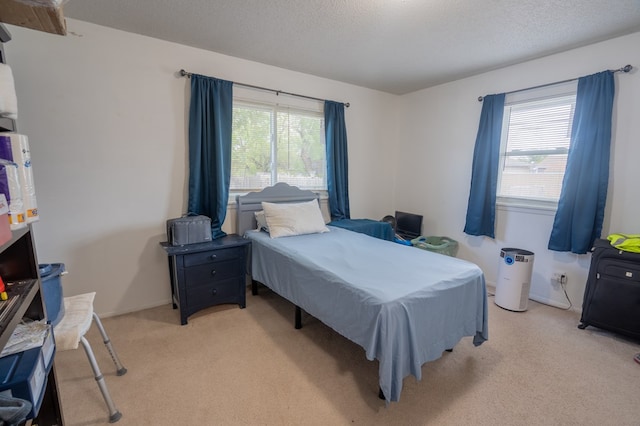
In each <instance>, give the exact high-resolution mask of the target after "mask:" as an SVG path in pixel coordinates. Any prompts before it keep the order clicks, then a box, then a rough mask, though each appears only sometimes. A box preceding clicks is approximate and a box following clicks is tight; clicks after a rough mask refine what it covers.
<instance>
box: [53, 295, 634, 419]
mask: <svg viewBox="0 0 640 426" xmlns="http://www.w3.org/2000/svg"><path fill="white" fill-rule="evenodd" d="M293 315H294V308H293V306H292V305H291V304H289V303H288V302H286V301H285V300H283V299H281V298H280V297H279V296H277V295H275V294H274V293H271V292H269V291H268V290H266V289H261V293H260V295H259V296H251V294H250V292H249V293H248V294H247V308H246V309H239V308H238V307H237V305H223V306H217V307H213V308H209V309H207V310H204V311H201V312H199V313H197V314H195V315H193V316H192V317H190V319H189V324H187V325H185V326H180V323H179V318H178V313H177V311H175V310H173V309H171V306H170V305H167V306H161V307H158V308H154V309H148V310H145V311H141V312H137V313H132V314H127V315H122V316H119V317H113V318H106V319H105V320H104V325H105V328H106V329H107V331H108V332H109V333H110V336H111V339H112V341H113V343H114V346H115V347H116V349H117V351H118V353H119V355H120V358H121V360H122V362H123V363H124V365H125V366H126V367H127V368H128V370H129V372H128V373H127V374H126V375H124V376H122V377H117V376H116V375H115V368H114V367H113V363H112V362H111V359H110V358H109V355H108V353H107V351H106V349H105V348H104V346H103V345H102V341H101V339H100V337H99V335H98V333H97V330H96V329H95V327H93V328H92V330H91V331H90V332H89V334H88V338H89V341H90V342H91V343H92V344H93V347H94V350H95V352H96V356H97V358H98V362H99V364H100V366H101V367H102V369H103V373H104V375H105V377H106V381H107V384H108V386H109V389H110V391H111V393H112V396H113V399H114V401H115V403H116V405H117V407H118V408H119V409H120V411H121V412H122V414H123V417H122V419H121V420H120V421H119V422H118V423H117V424H119V425H199V426H203V425H299V424H308V425H352V424H360V425H377V424H380V425H598V426H600V425H634V426H637V425H639V424H640V364H637V363H635V362H634V361H633V355H634V353H636V352H640V345H639V344H638V342H633V341H629V340H626V339H624V338H622V337H618V336H615V335H612V334H609V333H607V332H604V331H601V330H597V329H595V328H592V327H589V328H587V330H579V329H578V328H576V325H577V324H578V322H579V315H578V314H577V313H575V312H568V311H563V310H560V309H557V308H553V307H550V306H546V305H541V304H538V303H535V302H530V303H529V309H528V310H527V311H526V312H509V311H505V310H503V309H501V308H499V307H497V306H496V305H495V304H494V303H493V299H492V298H490V300H489V340H488V341H487V342H485V343H484V344H483V345H482V346H480V347H474V346H473V344H472V343H471V338H464V339H463V340H462V341H461V342H460V343H459V344H458V345H457V346H456V347H455V348H454V351H453V352H452V353H444V354H443V356H442V358H440V359H439V360H436V361H434V362H431V363H427V364H426V365H424V366H423V368H422V374H423V378H422V380H421V381H419V382H418V381H417V380H415V378H413V377H408V378H406V379H405V381H404V388H403V391H402V396H401V398H400V402H397V403H392V404H391V405H390V406H388V407H387V406H385V403H384V401H381V400H379V399H378V364H377V362H375V361H373V362H372V361H367V360H366V358H365V355H364V351H363V349H361V348H360V347H359V346H357V345H355V344H354V343H352V342H350V341H348V340H347V339H345V338H343V337H342V336H340V335H338V334H337V333H335V332H333V331H332V330H330V329H329V328H327V327H326V326H324V325H323V324H322V323H320V322H319V321H318V320H316V319H315V318H312V317H309V316H303V324H304V327H303V329H302V330H295V329H294V328H293ZM56 365H57V374H58V380H59V382H60V383H59V384H60V393H61V396H62V402H63V409H64V414H65V420H66V423H67V424H68V425H102V424H108V423H107V419H108V415H107V414H108V413H107V409H106V406H105V404H104V402H103V400H102V397H101V395H100V393H99V390H98V387H97V385H96V383H95V381H94V379H93V377H92V373H91V369H90V367H89V364H88V362H87V360H86V357H85V354H84V351H83V350H82V349H78V350H73V351H67V352H60V353H58V354H57V356H56Z"/></svg>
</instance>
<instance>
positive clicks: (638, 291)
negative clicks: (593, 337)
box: [578, 239, 640, 339]
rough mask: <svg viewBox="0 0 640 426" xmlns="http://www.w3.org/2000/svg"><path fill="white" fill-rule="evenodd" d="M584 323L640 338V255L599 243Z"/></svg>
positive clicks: (586, 296)
mask: <svg viewBox="0 0 640 426" xmlns="http://www.w3.org/2000/svg"><path fill="white" fill-rule="evenodd" d="M580 322H581V324H580V325H579V326H578V327H579V328H586V327H587V326H589V325H593V326H595V327H598V328H602V329H606V330H610V331H613V332H616V333H619V334H623V335H625V336H629V337H633V338H635V339H640V253H630V252H626V251H622V250H619V249H617V248H615V247H613V246H611V244H610V243H609V241H608V240H605V239H598V240H596V241H595V243H594V247H593V250H592V255H591V266H590V268H589V277H588V279H587V286H586V288H585V291H584V301H583V302H582V317H581V318H580Z"/></svg>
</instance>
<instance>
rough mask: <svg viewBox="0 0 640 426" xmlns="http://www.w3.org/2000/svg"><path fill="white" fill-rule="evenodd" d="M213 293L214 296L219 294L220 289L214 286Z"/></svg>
mask: <svg viewBox="0 0 640 426" xmlns="http://www.w3.org/2000/svg"><path fill="white" fill-rule="evenodd" d="M211 294H212V295H214V296H215V295H216V294H218V289H217V288H214V289H213V290H211Z"/></svg>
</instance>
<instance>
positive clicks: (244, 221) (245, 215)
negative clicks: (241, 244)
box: [236, 182, 320, 235]
mask: <svg viewBox="0 0 640 426" xmlns="http://www.w3.org/2000/svg"><path fill="white" fill-rule="evenodd" d="M311 200H318V202H320V195H318V194H317V193H315V192H313V191H304V190H302V189H300V188H298V187H297V186H291V185H288V184H286V183H284V182H278V183H276V184H275V185H273V186H268V187H266V188H265V189H263V190H262V191H260V192H250V193H248V194H246V195H238V196H236V213H237V220H236V226H237V233H238V235H244V233H245V232H246V231H248V230H250V229H256V227H257V225H256V218H255V215H254V213H255V212H257V211H260V210H262V204H261V203H262V202H263V201H266V202H268V203H300V202H304V201H311Z"/></svg>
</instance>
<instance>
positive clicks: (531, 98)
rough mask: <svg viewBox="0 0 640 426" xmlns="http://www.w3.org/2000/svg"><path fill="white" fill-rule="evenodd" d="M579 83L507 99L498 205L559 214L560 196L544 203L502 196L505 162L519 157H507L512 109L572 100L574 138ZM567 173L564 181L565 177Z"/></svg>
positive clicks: (554, 152)
mask: <svg viewBox="0 0 640 426" xmlns="http://www.w3.org/2000/svg"><path fill="white" fill-rule="evenodd" d="M577 86H578V82H577V80H570V81H566V82H561V83H557V84H552V85H546V86H542V87H536V88H532V89H526V90H522V91H517V92H511V93H508V94H507V95H506V97H505V104H504V115H503V120H502V131H501V135H500V153H499V156H500V157H499V166H498V181H497V185H496V205H498V206H500V207H503V208H517V209H521V208H524V209H535V210H543V211H544V210H547V211H555V210H557V208H558V202H559V198H560V195H559V196H558V200H549V199H541V198H536V197H533V196H529V197H527V196H522V197H519V196H508V195H500V189H501V183H502V176H503V171H504V169H505V162H506V159H507V157H510V156H515V155H514V154H513V153H507V136H508V129H509V125H510V122H509V121H510V116H511V113H510V109H511V108H512V107H513V106H517V105H526V104H533V103H539V102H544V101H553V100H554V99H555V100H560V99H562V98H567V97H571V98H572V104H573V108H572V110H571V113H570V116H569V119H568V121H569V129H568V132H569V137H570V136H571V128H572V126H573V116H574V113H575V98H576V94H577ZM570 148H571V147H570V146H569V147H568V148H566V149H564V148H563V149H561V150H560V151H558V150H550V149H540V150H530V151H523V152H520V153H519V154H520V155H568V152H569V150H570ZM565 172H566V165H565V170H564V171H563V175H562V176H563V180H564V173H565Z"/></svg>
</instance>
